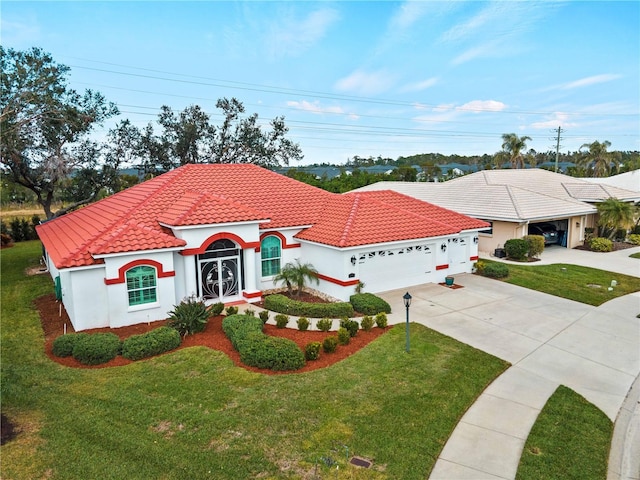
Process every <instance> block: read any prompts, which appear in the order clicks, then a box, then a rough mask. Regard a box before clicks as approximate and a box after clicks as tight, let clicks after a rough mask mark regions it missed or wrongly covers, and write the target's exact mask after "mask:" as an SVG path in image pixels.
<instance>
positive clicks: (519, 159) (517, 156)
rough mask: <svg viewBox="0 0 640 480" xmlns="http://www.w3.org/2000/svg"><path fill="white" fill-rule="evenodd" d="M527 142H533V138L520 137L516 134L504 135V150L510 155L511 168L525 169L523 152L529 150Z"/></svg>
mask: <svg viewBox="0 0 640 480" xmlns="http://www.w3.org/2000/svg"><path fill="white" fill-rule="evenodd" d="M527 140H531V137H528V136H526V135H523V136H522V137H519V136H518V135H516V134H515V133H505V134H503V135H502V150H503V151H504V152H506V153H507V154H508V158H509V161H510V162H511V168H524V157H523V155H522V151H523V150H525V149H526V148H527V143H526V142H527Z"/></svg>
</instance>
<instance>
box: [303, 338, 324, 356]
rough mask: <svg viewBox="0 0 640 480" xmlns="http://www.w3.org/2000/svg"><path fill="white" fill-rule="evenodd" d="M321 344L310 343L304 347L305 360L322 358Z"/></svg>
mask: <svg viewBox="0 0 640 480" xmlns="http://www.w3.org/2000/svg"><path fill="white" fill-rule="evenodd" d="M320 346H321V344H320V342H309V343H307V344H306V345H305V347H304V358H306V359H307V360H317V359H318V358H319V357H320Z"/></svg>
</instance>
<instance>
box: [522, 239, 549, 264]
mask: <svg viewBox="0 0 640 480" xmlns="http://www.w3.org/2000/svg"><path fill="white" fill-rule="evenodd" d="M524 240H525V241H526V242H527V244H528V245H529V256H530V257H534V258H538V257H539V256H540V255H541V254H542V252H544V237H543V236H542V235H526V236H525V237H524Z"/></svg>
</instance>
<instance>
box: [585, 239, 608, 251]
mask: <svg viewBox="0 0 640 480" xmlns="http://www.w3.org/2000/svg"><path fill="white" fill-rule="evenodd" d="M589 248H590V249H591V250H592V251H594V252H611V251H612V250H613V242H612V241H611V240H609V239H608V238H603V237H595V238H592V239H591V241H590V242H589Z"/></svg>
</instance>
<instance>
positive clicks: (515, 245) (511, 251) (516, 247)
mask: <svg viewBox="0 0 640 480" xmlns="http://www.w3.org/2000/svg"><path fill="white" fill-rule="evenodd" d="M504 251H505V252H507V257H508V258H510V259H512V260H518V261H523V260H526V259H527V253H528V252H529V242H527V241H526V240H525V239H524V238H512V239H510V240H507V241H506V242H504Z"/></svg>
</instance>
